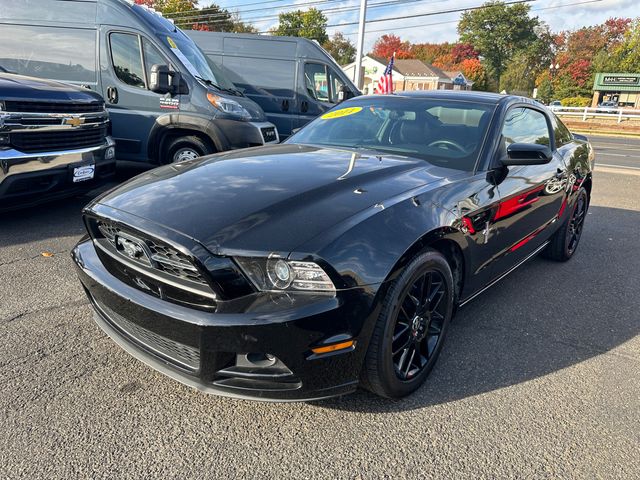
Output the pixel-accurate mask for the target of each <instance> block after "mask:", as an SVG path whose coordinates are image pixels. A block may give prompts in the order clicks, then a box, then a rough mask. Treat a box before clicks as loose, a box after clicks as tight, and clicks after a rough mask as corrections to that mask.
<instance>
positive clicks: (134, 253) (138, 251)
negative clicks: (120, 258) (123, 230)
mask: <svg viewBox="0 0 640 480" xmlns="http://www.w3.org/2000/svg"><path fill="white" fill-rule="evenodd" d="M116 249H117V250H118V252H120V253H121V254H122V255H124V256H125V257H129V258H131V259H132V260H138V261H141V262H144V263H146V264H151V258H150V255H149V254H148V253H147V249H146V248H145V245H144V242H143V241H142V240H139V239H137V238H134V237H130V236H128V235H127V236H124V235H122V234H119V235H117V236H116Z"/></svg>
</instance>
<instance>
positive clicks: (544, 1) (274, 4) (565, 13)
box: [200, 0, 640, 50]
mask: <svg viewBox="0 0 640 480" xmlns="http://www.w3.org/2000/svg"><path fill="white" fill-rule="evenodd" d="M388 1H389V0H369V2H368V3H369V5H370V8H369V10H368V13H367V21H370V20H376V19H382V18H385V17H398V16H406V15H418V14H424V13H429V12H436V11H440V10H451V9H459V8H465V7H473V6H478V5H481V4H482V3H484V2H483V1H482V0H459V1H452V0H424V1H420V0H414V1H409V0H404V2H403V3H401V4H399V5H388V6H384V7H378V8H371V7H373V6H374V5H375V4H376V3H384V2H388ZM585 1H589V0H537V1H533V2H531V3H530V5H531V10H532V11H531V15H536V16H538V17H540V18H541V19H542V20H543V21H545V22H546V23H547V24H548V25H549V26H550V27H551V29H552V30H553V31H560V30H567V29H569V30H575V29H578V28H580V27H582V26H585V25H595V24H598V23H602V22H604V21H605V20H606V19H608V18H610V17H634V16H638V15H640V0H600V1H597V2H594V3H584V4H582V5H576V3H579V2H585ZM312 2H313V4H311V3H312ZM206 3H207V2H206V0H201V1H200V4H202V5H205V4H206ZM247 3H252V4H253V5H250V6H243V4H247ZM293 3H295V4H298V5H299V6H300V7H301V8H307V7H309V6H314V7H316V8H319V9H321V10H327V12H326V13H325V14H326V15H327V17H328V19H329V21H328V23H329V25H333V24H339V25H343V24H348V23H351V22H357V21H358V11H357V8H354V9H353V10H351V11H345V9H349V8H350V7H357V6H358V5H359V4H360V0H342V1H338V0H295V1H294V0H282V1H277V0H276V1H273V0H272V1H269V0H265V1H264V2H263V3H262V4H257V5H256V4H255V0H237V1H236V0H226V1H225V0H220V3H219V4H220V5H221V6H223V7H225V8H228V9H230V10H232V11H234V10H237V11H239V12H240V15H241V17H244V18H245V19H246V20H247V21H251V22H253V23H254V24H255V26H256V27H257V28H258V29H259V30H261V31H262V30H264V31H266V30H268V29H269V28H271V27H273V26H274V25H276V24H277V20H276V19H273V18H270V17H271V16H275V14H277V13H278V12H281V11H290V10H292V9H293V8H292V7H291V5H292V4H293ZM570 4H573V5H570ZM564 5H567V6H564ZM563 6H564V7H563ZM556 7H559V8H556ZM259 8H263V9H265V10H264V11H252V12H246V13H242V12H243V10H249V9H252V10H254V9H259ZM336 9H338V10H339V11H335V10H336ZM331 10H334V11H333V12H332V11H331ZM459 17H460V14H459V13H450V14H442V15H433V16H423V17H418V18H412V19H405V20H395V21H385V22H375V23H371V24H368V26H367V30H368V31H369V33H368V34H367V35H366V37H365V50H369V49H370V48H371V46H372V45H373V43H374V42H375V40H376V39H377V38H378V37H379V36H381V35H383V34H384V33H393V34H396V35H398V36H400V37H401V38H402V39H403V40H410V41H411V42H415V43H418V42H444V41H455V40H456V39H457V36H458V35H457V32H456V26H457V21H458V19H459ZM357 30H358V27H357V25H343V26H338V27H330V28H328V32H329V34H333V32H335V31H341V32H342V33H344V34H347V35H348V37H349V38H350V39H351V40H352V41H354V42H355V40H356V32H357Z"/></svg>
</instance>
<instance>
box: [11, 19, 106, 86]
mask: <svg viewBox="0 0 640 480" xmlns="http://www.w3.org/2000/svg"><path fill="white" fill-rule="evenodd" d="M0 28H1V29H2V30H1V31H2V41H0V65H2V66H3V67H4V68H6V69H7V70H10V71H12V72H16V73H19V74H21V75H30V76H33V77H40V78H49V79H52V80H63V81H67V82H79V83H95V82H96V31H95V30H93V29H81V28H59V27H41V26H34V25H2V26H1V27H0Z"/></svg>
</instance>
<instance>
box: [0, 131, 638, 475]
mask: <svg viewBox="0 0 640 480" xmlns="http://www.w3.org/2000/svg"><path fill="white" fill-rule="evenodd" d="M592 140H593V142H594V145H596V149H597V152H598V154H599V157H598V160H597V162H598V164H599V166H600V168H599V171H596V174H595V178H594V192H593V199H592V205H591V209H590V213H589V217H588V219H587V224H586V226H585V232H584V235H583V238H582V243H581V246H580V249H579V251H578V253H577V254H576V256H575V257H574V258H573V259H572V260H571V261H570V262H569V263H567V264H557V263H552V262H549V261H546V260H543V259H535V260H533V261H532V262H530V263H529V264H527V265H526V266H524V267H523V268H521V269H519V270H518V271H516V272H515V273H513V274H512V275H511V276H510V277H508V278H507V279H506V280H504V281H503V282H501V283H499V284H498V285H497V286H495V287H494V288H492V289H491V290H489V291H488V292H487V293H486V294H485V295H483V296H482V297H481V298H479V299H477V300H475V301H473V302H471V303H470V304H469V305H468V306H466V307H464V308H463V309H462V310H461V311H460V312H459V313H458V316H457V317H456V318H455V320H454V323H453V325H452V329H451V331H450V335H449V338H448V339H447V344H446V345H445V348H444V351H443V354H442V356H441V358H440V360H439V362H438V364H437V365H436V367H435V369H434V370H433V372H432V374H431V377H430V379H429V381H428V383H427V385H426V386H425V387H423V388H422V389H421V390H419V391H418V392H417V393H416V394H414V395H413V396H411V397H409V398H407V399H405V400H402V401H388V400H382V399H379V398H376V397H374V396H372V395H370V394H368V393H366V392H358V393H356V394H354V395H351V396H348V397H343V398H338V399H333V400H328V401H322V402H316V403H308V404H300V403H296V404H264V403H254V402H248V401H241V400H231V399H223V398H218V397H214V396H206V395H203V394H201V393H198V392H196V391H193V390H190V389H189V388H187V387H184V386H182V385H180V384H178V383H176V382H174V381H173V380H170V379H168V378H165V377H164V376H162V375H160V374H158V373H156V372H155V371H153V370H151V369H150V368H148V367H146V366H144V365H143V364H141V363H140V362H138V361H136V360H134V359H133V358H132V357H130V356H129V355H127V354H126V353H125V352H124V351H122V350H121V349H120V348H119V347H117V346H116V345H115V344H114V343H113V342H112V341H111V340H109V339H108V338H107V337H106V336H105V335H104V334H103V333H102V332H101V331H100V330H99V328H98V327H97V326H96V325H95V324H94V323H93V321H92V319H91V311H90V308H89V306H88V304H87V302H86V301H85V298H84V295H83V294H82V291H81V288H80V284H79V283H78V281H77V280H76V278H75V273H74V270H73V267H72V262H71V259H70V257H69V251H70V249H71V248H72V246H73V245H74V243H75V242H76V241H77V239H78V238H79V237H80V236H81V235H82V234H83V226H82V222H81V220H80V216H79V211H80V208H81V207H82V205H83V204H84V203H86V202H87V201H88V198H86V197H84V198H77V199H71V200H66V201H60V202H56V203H51V204H47V205H43V206H40V207H37V208H33V209H29V210H26V211H21V212H14V213H11V214H5V215H3V216H2V217H0V288H1V291H0V384H1V392H2V393H1V394H0V419H1V428H0V477H2V478H19V477H21V478H77V477H92V478H93V477H95V478H151V477H154V478H205V477H214V478H290V477H293V478H367V479H368V478H402V477H410V478H474V479H475V478H504V477H511V478H550V477H553V478H640V455H638V452H639V451H640V336H639V334H640V313H639V312H640V295H638V292H639V285H640V255H639V254H638V251H639V247H640V241H639V240H638V234H639V233H640V228H639V227H638V225H640V193H639V192H640V141H638V140H627V139H617V138H609V137H597V138H596V137H594V138H593V139H592ZM43 252H49V253H51V254H52V255H51V256H46V257H45V256H43V255H42V253H43Z"/></svg>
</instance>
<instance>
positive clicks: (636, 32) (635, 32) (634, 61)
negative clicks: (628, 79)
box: [609, 17, 640, 72]
mask: <svg viewBox="0 0 640 480" xmlns="http://www.w3.org/2000/svg"><path fill="white" fill-rule="evenodd" d="M609 66H610V67H611V68H610V71H611V70H617V71H619V72H640V17H638V18H636V19H635V20H634V21H633V22H632V23H631V25H630V27H629V30H627V32H626V33H625V35H624V39H623V41H622V43H620V44H619V45H618V46H616V47H615V48H614V50H613V55H612V59H611V62H610V64H609Z"/></svg>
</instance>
